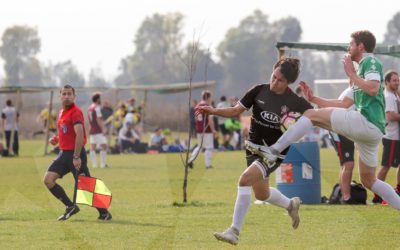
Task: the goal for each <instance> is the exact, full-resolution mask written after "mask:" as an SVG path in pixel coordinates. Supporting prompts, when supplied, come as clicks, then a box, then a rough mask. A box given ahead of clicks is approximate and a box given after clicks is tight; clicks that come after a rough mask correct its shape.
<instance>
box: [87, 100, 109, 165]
mask: <svg viewBox="0 0 400 250" xmlns="http://www.w3.org/2000/svg"><path fill="white" fill-rule="evenodd" d="M92 102H93V103H92V104H91V105H90V106H89V108H88V117H89V135H90V137H89V140H90V160H91V162H92V167H93V168H96V167H97V160H96V148H97V145H100V167H101V168H106V167H108V165H107V137H106V134H107V129H106V127H105V126H104V121H103V116H102V114H101V96H100V93H94V94H93V96H92Z"/></svg>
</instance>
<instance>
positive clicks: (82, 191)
mask: <svg viewBox="0 0 400 250" xmlns="http://www.w3.org/2000/svg"><path fill="white" fill-rule="evenodd" d="M111 199H112V195H111V191H110V190H109V189H108V188H107V187H106V185H105V184H104V182H103V181H102V180H100V179H97V178H94V177H87V176H83V175H79V176H78V186H77V192H76V203H79V204H84V205H89V206H92V207H96V208H109V207H110V204H111Z"/></svg>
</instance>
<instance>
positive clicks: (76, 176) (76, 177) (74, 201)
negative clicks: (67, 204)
mask: <svg viewBox="0 0 400 250" xmlns="http://www.w3.org/2000/svg"><path fill="white" fill-rule="evenodd" d="M78 174H79V170H78V169H76V168H75V185H74V197H73V200H72V203H73V204H74V206H75V205H76V193H77V192H78V176H79V175H78Z"/></svg>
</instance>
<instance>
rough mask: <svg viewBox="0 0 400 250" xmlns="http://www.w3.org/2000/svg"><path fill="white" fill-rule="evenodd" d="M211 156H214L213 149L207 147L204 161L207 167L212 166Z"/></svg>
mask: <svg viewBox="0 0 400 250" xmlns="http://www.w3.org/2000/svg"><path fill="white" fill-rule="evenodd" d="M211 157H212V149H210V148H206V150H205V151H204V162H205V163H206V167H211V166H212V164H211Z"/></svg>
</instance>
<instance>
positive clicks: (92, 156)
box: [89, 150, 97, 167]
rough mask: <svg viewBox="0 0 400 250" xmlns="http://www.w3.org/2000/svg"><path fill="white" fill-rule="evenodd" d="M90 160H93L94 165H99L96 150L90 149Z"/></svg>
mask: <svg viewBox="0 0 400 250" xmlns="http://www.w3.org/2000/svg"><path fill="white" fill-rule="evenodd" d="M89 155H90V160H91V161H92V166H93V167H97V161H96V151H94V150H90V153H89Z"/></svg>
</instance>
